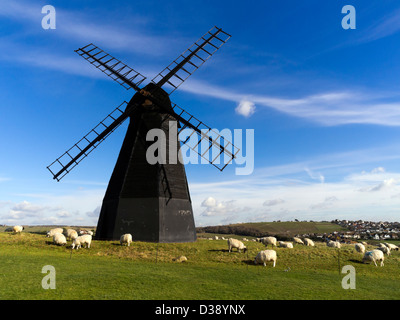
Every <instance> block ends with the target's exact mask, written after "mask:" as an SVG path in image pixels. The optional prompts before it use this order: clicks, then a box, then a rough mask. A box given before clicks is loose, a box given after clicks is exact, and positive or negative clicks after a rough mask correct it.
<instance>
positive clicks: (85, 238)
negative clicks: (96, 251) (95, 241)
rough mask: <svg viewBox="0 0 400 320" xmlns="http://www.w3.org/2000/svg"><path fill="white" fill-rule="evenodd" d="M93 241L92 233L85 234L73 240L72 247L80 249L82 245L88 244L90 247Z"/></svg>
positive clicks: (87, 246)
mask: <svg viewBox="0 0 400 320" xmlns="http://www.w3.org/2000/svg"><path fill="white" fill-rule="evenodd" d="M91 243H92V236H91V235H90V234H84V235H82V236H79V237H78V238H76V239H74V240H73V241H72V249H75V247H76V249H79V248H80V247H81V246H82V245H85V244H86V248H90V244H91Z"/></svg>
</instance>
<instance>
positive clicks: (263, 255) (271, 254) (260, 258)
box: [254, 250, 276, 267]
mask: <svg viewBox="0 0 400 320" xmlns="http://www.w3.org/2000/svg"><path fill="white" fill-rule="evenodd" d="M269 261H272V262H273V265H272V266H273V267H275V265H276V251H275V250H263V251H260V252H259V253H258V254H257V256H256V257H255V259H254V264H261V263H262V264H264V267H265V266H266V265H267V264H266V263H267V262H269Z"/></svg>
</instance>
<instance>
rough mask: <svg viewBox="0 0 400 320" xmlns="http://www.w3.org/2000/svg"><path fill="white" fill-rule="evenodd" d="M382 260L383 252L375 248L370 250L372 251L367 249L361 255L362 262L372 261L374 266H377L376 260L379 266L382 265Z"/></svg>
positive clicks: (383, 258)
mask: <svg viewBox="0 0 400 320" xmlns="http://www.w3.org/2000/svg"><path fill="white" fill-rule="evenodd" d="M384 260H385V257H384V256H383V252H382V251H381V250H377V249H375V250H372V251H367V252H366V253H365V254H364V257H363V263H366V262H368V261H373V262H374V264H375V266H376V267H377V264H376V261H380V262H381V267H383V266H384V264H383V261H384Z"/></svg>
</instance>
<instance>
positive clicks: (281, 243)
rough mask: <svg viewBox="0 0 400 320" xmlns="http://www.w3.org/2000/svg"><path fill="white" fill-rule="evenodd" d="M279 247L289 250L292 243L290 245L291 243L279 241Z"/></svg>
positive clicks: (291, 247)
mask: <svg viewBox="0 0 400 320" xmlns="http://www.w3.org/2000/svg"><path fill="white" fill-rule="evenodd" d="M279 246H280V247H281V248H290V249H293V243H291V242H284V241H279Z"/></svg>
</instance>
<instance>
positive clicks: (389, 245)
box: [385, 242, 399, 251]
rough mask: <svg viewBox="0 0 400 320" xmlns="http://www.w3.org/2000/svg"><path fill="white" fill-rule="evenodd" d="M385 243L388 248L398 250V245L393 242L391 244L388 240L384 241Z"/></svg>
mask: <svg viewBox="0 0 400 320" xmlns="http://www.w3.org/2000/svg"><path fill="white" fill-rule="evenodd" d="M385 245H386V246H387V247H388V248H389V249H390V250H396V251H399V247H398V246H396V245H395V244H393V243H388V242H385Z"/></svg>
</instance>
